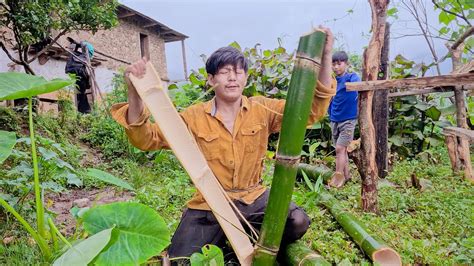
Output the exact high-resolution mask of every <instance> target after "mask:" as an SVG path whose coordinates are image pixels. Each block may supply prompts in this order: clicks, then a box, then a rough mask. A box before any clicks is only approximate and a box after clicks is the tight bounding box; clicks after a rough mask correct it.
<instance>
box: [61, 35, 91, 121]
mask: <svg viewBox="0 0 474 266" xmlns="http://www.w3.org/2000/svg"><path fill="white" fill-rule="evenodd" d="M69 41H70V42H71V44H73V45H74V46H75V47H74V49H73V52H72V53H73V54H71V55H70V56H69V59H68V60H67V62H66V68H65V72H66V73H71V74H75V75H76V89H77V92H76V104H77V110H78V111H79V112H80V113H83V114H85V113H90V111H91V105H90V103H89V99H88V97H87V94H88V93H87V90H89V89H90V88H91V83H90V82H91V80H90V76H89V74H88V72H87V69H86V64H85V63H87V62H88V60H87V56H88V57H89V61H90V59H92V57H93V56H94V47H93V46H92V44H90V43H89V42H86V41H82V42H80V43H76V42H74V40H72V39H70V40H69ZM79 49H80V51H79ZM86 53H87V56H86Z"/></svg>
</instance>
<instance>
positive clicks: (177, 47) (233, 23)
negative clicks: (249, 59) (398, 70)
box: [120, 0, 451, 80]
mask: <svg viewBox="0 0 474 266" xmlns="http://www.w3.org/2000/svg"><path fill="white" fill-rule="evenodd" d="M421 1H422V2H423V3H426V6H427V10H428V20H429V21H430V22H432V23H433V25H434V26H438V25H437V21H438V13H437V11H434V10H433V8H432V4H431V1H424V0H421ZM120 2H121V3H122V4H125V5H127V6H129V7H131V8H132V9H135V10H137V11H139V12H141V13H143V14H145V15H147V16H149V17H152V18H154V19H155V20H157V21H159V22H160V23H163V24H165V25H167V26H168V27H170V28H172V29H173V30H176V31H178V32H181V33H183V34H185V35H187V36H189V38H188V39H186V40H185V49H186V61H187V68H188V73H189V70H190V69H197V68H199V67H202V66H203V65H204V62H203V61H202V58H201V55H202V54H204V55H210V54H211V53H212V52H213V51H215V50H217V49H218V48H220V47H222V46H226V45H228V44H230V43H232V42H234V41H236V42H238V43H239V44H240V46H241V47H242V48H245V47H254V46H255V45H256V44H260V45H261V46H260V48H262V49H274V48H276V47H278V45H279V42H278V40H279V39H280V40H281V42H282V46H283V47H285V48H286V49H287V50H288V51H293V50H295V49H296V47H297V46H298V40H299V37H300V36H301V35H303V34H305V33H307V32H309V31H310V30H311V29H312V27H316V26H318V25H325V26H327V27H329V28H331V30H332V31H333V33H334V35H335V37H336V43H335V47H336V48H342V49H344V50H346V51H348V52H350V53H356V54H362V52H363V49H364V47H366V46H367V45H368V43H369V41H370V26H371V12H370V6H369V3H368V1H365V0H327V1H322V0H312V1H310V0H293V1H288V0H287V1H282V0H241V1H236V0H220V1H218V0H201V1H192V0H174V1H172V0H120ZM391 2H395V5H397V3H396V2H397V1H391ZM398 10H399V12H398V18H396V19H395V18H391V19H389V21H390V22H392V30H391V33H392V35H391V36H392V38H391V43H390V58H391V59H393V58H394V57H395V56H396V55H398V54H403V55H404V56H405V57H406V58H407V59H410V60H414V61H416V62H422V61H423V62H425V63H431V62H432V55H431V53H430V51H429V48H428V45H427V43H426V41H425V40H424V39H423V37H421V36H409V37H403V38H399V37H400V36H401V35H406V34H408V35H412V34H414V33H416V32H419V30H418V28H417V24H416V22H415V21H414V19H413V18H412V17H411V16H410V15H409V14H408V12H406V11H405V10H404V9H403V8H402V7H400V6H398ZM444 42H445V41H443V40H439V39H435V47H436V51H437V53H438V56H439V57H442V56H444V55H445V54H446V53H447V49H446V48H445V46H444ZM165 49H166V59H167V65H168V74H169V78H170V79H171V80H180V79H184V70H183V61H182V53H181V42H174V43H168V44H166V46H165ZM448 61H449V60H447V62H445V63H443V64H442V65H441V69H442V72H443V73H448V72H449V69H450V67H451V64H450V62H448ZM428 75H436V73H435V69H434V68H432V70H431V71H429V72H428Z"/></svg>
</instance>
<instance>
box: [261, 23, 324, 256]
mask: <svg viewBox="0 0 474 266" xmlns="http://www.w3.org/2000/svg"><path fill="white" fill-rule="evenodd" d="M325 40H326V35H325V33H324V32H322V31H314V32H312V33H310V34H308V35H304V36H302V37H301V38H300V42H299V45H298V50H297V54H296V62H295V67H294V70H293V74H292V77H291V82H290V88H289V90H288V96H287V99H286V104H285V111H284V114H283V122H282V127H281V133H280V141H279V146H278V153H277V155H276V163H275V173H274V175H273V182H272V187H271V190H270V196H269V199H268V205H267V209H266V211H265V216H264V219H263V224H262V229H261V232H260V239H259V241H258V245H257V248H256V250H255V257H254V260H253V264H254V265H273V264H274V263H275V260H276V255H277V253H278V250H279V247H280V242H281V238H282V235H283V230H284V228H285V223H286V218H287V215H288V208H289V205H290V201H291V195H292V193H293V188H294V185H295V179H296V171H297V168H298V163H299V160H300V154H301V147H302V145H303V140H304V135H305V133H306V124H307V121H308V117H309V112H310V109H311V103H312V100H313V95H314V88H315V87H316V82H317V80H318V76H319V69H320V65H321V57H322V53H323V49H324V43H325Z"/></svg>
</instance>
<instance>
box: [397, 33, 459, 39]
mask: <svg viewBox="0 0 474 266" xmlns="http://www.w3.org/2000/svg"><path fill="white" fill-rule="evenodd" d="M422 35H423V34H421V33H414V34H399V35H398V36H394V37H390V39H391V40H396V39H401V38H405V37H416V36H422ZM429 37H430V38H435V39H440V40H443V41H451V39H448V38H443V37H440V36H433V35H429Z"/></svg>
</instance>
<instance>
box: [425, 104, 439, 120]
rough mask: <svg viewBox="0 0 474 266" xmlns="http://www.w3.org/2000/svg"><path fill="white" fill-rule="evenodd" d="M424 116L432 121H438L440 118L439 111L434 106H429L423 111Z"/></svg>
mask: <svg viewBox="0 0 474 266" xmlns="http://www.w3.org/2000/svg"><path fill="white" fill-rule="evenodd" d="M425 114H426V116H428V117H429V118H431V119H433V121H438V120H439V117H440V116H441V111H440V110H439V109H438V108H436V106H431V107H430V108H428V109H427V110H426V111H425Z"/></svg>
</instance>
